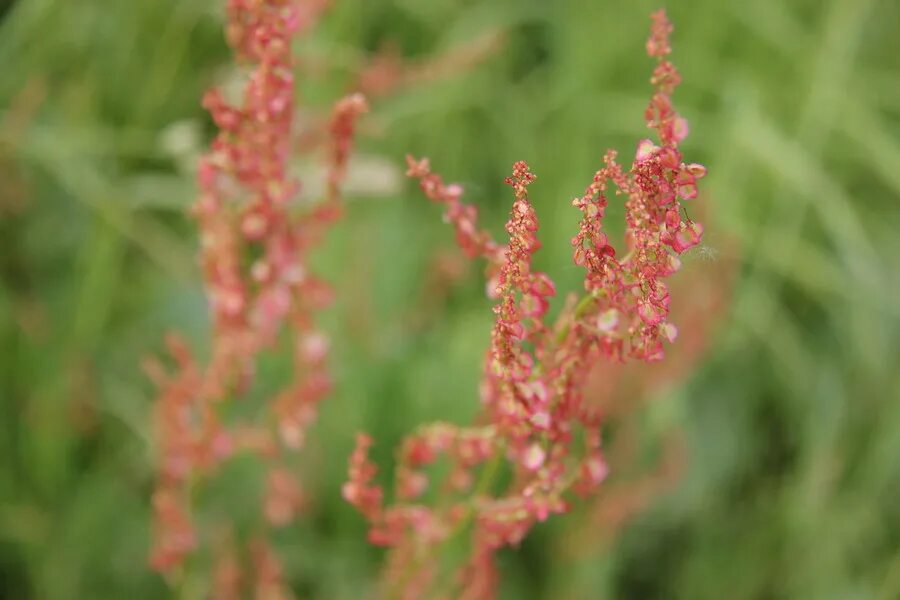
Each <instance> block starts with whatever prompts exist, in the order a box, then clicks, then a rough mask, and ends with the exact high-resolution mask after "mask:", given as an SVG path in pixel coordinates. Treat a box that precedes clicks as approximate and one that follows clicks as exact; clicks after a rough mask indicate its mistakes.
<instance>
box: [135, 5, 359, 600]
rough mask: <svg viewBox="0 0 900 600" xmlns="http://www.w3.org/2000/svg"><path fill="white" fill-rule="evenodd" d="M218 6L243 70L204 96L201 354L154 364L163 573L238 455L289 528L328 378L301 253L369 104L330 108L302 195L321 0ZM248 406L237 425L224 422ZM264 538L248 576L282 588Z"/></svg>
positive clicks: (320, 285) (158, 547)
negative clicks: (304, 451) (306, 100)
mask: <svg viewBox="0 0 900 600" xmlns="http://www.w3.org/2000/svg"><path fill="white" fill-rule="evenodd" d="M227 8H228V24H227V34H228V40H229V43H230V44H231V46H232V47H233V49H234V51H235V53H236V55H237V57H238V58H239V59H240V60H242V61H244V62H245V63H246V64H247V66H248V67H249V74H248V76H247V79H246V84H245V87H244V90H243V97H242V98H241V99H240V100H239V101H236V102H229V101H228V100H226V98H225V95H224V94H223V93H222V92H221V91H220V90H217V89H213V90H210V91H209V92H208V93H207V94H206V96H205V98H204V101H203V104H204V106H205V107H206V108H207V110H208V111H209V112H210V114H211V116H212V119H213V121H214V122H215V124H216V126H217V127H218V129H219V133H218V135H217V136H216V138H215V139H214V141H213V142H212V145H211V148H210V150H209V152H208V153H207V154H206V155H205V156H204V157H203V158H202V159H201V160H200V164H199V167H198V183H199V188H200V195H199V198H198V200H197V202H196V205H195V206H194V209H193V215H194V217H195V218H196V220H197V223H198V226H199V230H200V238H201V251H200V255H201V264H202V268H203V278H204V285H205V288H206V292H207V296H208V299H209V304H210V309H211V313H212V319H211V320H212V331H211V343H210V346H211V349H210V357H209V360H208V362H206V363H205V364H202V363H201V362H200V361H198V360H197V359H195V358H194V357H193V356H192V355H191V353H190V351H189V349H188V347H187V345H186V344H185V343H184V342H183V341H181V340H180V339H179V338H178V336H175V335H173V336H170V339H169V346H170V348H171V352H172V355H173V357H174V359H175V363H176V364H175V369H174V371H172V372H171V373H169V372H166V370H165V369H163V368H162V367H160V366H158V365H157V366H155V367H153V368H152V374H153V376H154V379H155V380H156V381H157V384H158V386H159V388H160V395H159V398H158V401H157V405H156V421H157V437H156V439H157V440H158V443H159V479H158V485H157V489H156V492H155V493H154V497H153V504H154V513H155V546H154V549H153V551H152V556H151V563H152V565H153V566H154V568H156V569H157V570H159V571H161V572H163V573H167V574H172V573H175V572H176V571H177V570H178V567H180V566H181V565H183V563H184V562H185V559H186V558H187V557H188V555H189V554H191V553H192V552H194V551H195V550H196V549H198V546H200V545H201V542H202V541H203V540H202V534H201V532H199V531H198V529H197V526H196V523H195V521H196V519H195V518H194V513H195V512H197V511H198V510H200V509H199V508H198V507H196V506H194V504H193V502H192V490H196V488H197V487H198V486H202V485H203V484H204V483H205V481H207V480H208V479H209V478H210V477H211V476H212V475H213V474H214V471H215V470H216V468H217V467H218V466H219V465H220V464H221V463H222V462H223V461H225V460H226V459H228V458H229V457H231V456H233V455H235V454H236V453H240V452H245V451H246V452H251V453H254V454H256V455H257V456H259V457H261V458H262V459H263V460H264V461H265V464H266V465H267V466H266V469H267V474H266V490H265V497H264V501H263V507H262V509H261V513H262V514H261V517H260V520H261V522H263V523H264V525H261V527H263V529H265V528H266V527H278V526H283V525H285V524H287V523H289V522H291V521H292V520H293V518H294V517H295V515H296V514H297V511H298V510H299V509H300V508H301V504H302V502H303V493H302V488H301V485H300V483H299V482H298V481H297V480H296V478H295V476H294V473H293V470H292V469H291V468H290V467H289V465H288V462H287V461H288V458H289V455H290V454H291V451H295V450H297V449H299V448H300V447H301V446H302V445H303V443H304V437H305V435H306V431H307V428H308V427H309V425H310V424H311V422H312V421H313V420H314V419H315V416H316V407H317V404H318V403H319V402H320V401H321V400H322V399H323V398H324V397H325V396H326V395H327V394H328V393H329V391H330V389H331V385H332V384H331V379H330V377H329V374H328V370H327V364H326V363H327V358H328V348H329V342H328V338H327V337H326V336H325V335H324V334H323V333H322V332H321V331H319V330H318V329H317V327H316V324H315V315H316V313H317V312H318V311H320V310H321V309H322V308H324V307H325V306H327V305H328V304H329V302H330V299H331V296H332V293H331V291H330V288H329V286H328V285H327V284H326V283H325V282H324V281H322V280H321V279H319V278H318V277H316V276H315V274H313V273H312V272H311V271H310V269H309V265H308V255H309V253H310V251H311V250H313V249H314V248H315V247H316V245H317V244H318V243H319V242H320V240H321V238H322V236H323V235H324V234H325V233H326V232H327V229H328V226H329V225H330V224H331V223H332V222H333V221H334V219H335V218H336V217H337V216H338V215H339V214H340V202H341V199H340V185H341V181H342V180H343V178H344V175H345V171H346V167H347V161H348V157H349V154H350V151H351V150H352V147H353V140H354V133H355V124H356V120H357V118H358V117H359V116H360V115H361V114H362V113H363V112H365V110H366V103H365V100H364V99H363V97H362V96H360V95H351V96H349V97H347V98H344V99H343V100H340V101H339V102H337V103H336V105H335V106H334V108H333V110H332V115H331V120H330V126H329V130H330V133H331V140H330V144H329V147H328V148H327V152H326V154H327V156H326V158H325V160H326V162H327V165H328V166H327V186H326V189H327V192H326V197H325V198H324V199H323V200H322V201H320V202H309V203H299V202H297V192H298V191H299V189H300V183H299V181H297V180H296V179H295V178H294V177H293V176H292V175H291V169H290V161H291V158H292V154H293V147H294V144H295V133H296V132H295V118H294V113H295V106H294V105H295V91H294V88H295V81H294V59H293V57H292V53H291V43H292V41H293V40H294V38H296V37H297V36H298V35H299V34H300V33H301V32H302V31H304V30H305V29H306V28H308V27H310V26H311V25H312V24H313V23H314V22H315V20H316V17H317V16H318V14H319V13H320V12H321V11H322V9H324V8H325V2H322V1H321V0H229V2H228V5H227ZM281 344H287V345H288V347H289V351H290V353H291V355H292V357H293V358H292V368H291V373H292V379H291V380H290V381H288V382H286V383H285V385H284V386H283V388H282V389H281V390H280V391H278V392H277V393H275V394H274V395H272V396H271V397H268V398H265V399H263V401H262V403H261V404H259V400H258V399H256V398H257V397H258V395H259V392H258V391H257V390H255V389H254V388H253V384H254V379H255V371H256V365H257V362H258V359H259V357H260V355H261V353H262V352H264V351H266V350H268V349H271V348H274V347H276V346H279V345H281ZM239 402H243V403H245V405H246V404H247V403H249V406H250V407H251V408H252V407H255V406H257V405H258V406H259V407H260V408H259V410H255V411H254V410H244V409H238V410H235V406H232V405H234V404H235V403H239ZM254 403H257V404H254ZM254 412H255V413H256V414H253V415H252V416H249V417H247V416H244V417H241V418H240V419H236V418H230V419H228V418H226V417H225V416H224V415H228V414H232V415H233V414H235V413H242V414H244V415H246V414H248V413H254ZM220 525H221V526H223V527H227V526H228V523H222V524H220ZM206 543H207V544H208V540H206ZM265 544H266V541H265V536H261V538H260V539H258V540H256V541H255V542H254V543H253V548H252V552H251V554H252V555H253V556H254V557H255V558H254V561H255V562H257V563H259V564H260V565H264V566H265V568H262V567H260V568H256V569H254V570H253V571H254V574H255V577H256V580H255V583H254V584H253V585H254V586H256V588H259V589H261V588H265V589H269V590H271V589H276V588H279V586H280V584H279V582H278V579H279V577H280V567H279V566H278V559H277V556H276V555H275V554H274V553H273V552H272V551H271V549H269V548H266V547H264V546H265ZM232 562H233V561H232ZM229 564H230V563H229ZM226 566H227V565H226ZM220 570H223V572H231V571H233V569H231V570H229V569H227V568H225V567H224V566H223V567H222V569H220ZM265 578H269V579H271V581H264V579H265ZM237 579H239V578H237V577H235V576H232V577H230V578H229V577H225V578H224V579H223V580H226V581H230V580H234V581H236V580H237ZM223 593H224V592H223ZM265 597H266V598H273V597H276V596H275V595H271V594H269V595H266V596H265Z"/></svg>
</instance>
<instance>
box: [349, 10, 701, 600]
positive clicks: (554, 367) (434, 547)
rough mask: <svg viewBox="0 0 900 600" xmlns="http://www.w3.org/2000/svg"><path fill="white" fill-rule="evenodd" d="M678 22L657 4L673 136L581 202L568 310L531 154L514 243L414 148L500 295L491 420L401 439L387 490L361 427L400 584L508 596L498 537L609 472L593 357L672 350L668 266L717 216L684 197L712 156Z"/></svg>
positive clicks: (668, 127)
mask: <svg viewBox="0 0 900 600" xmlns="http://www.w3.org/2000/svg"><path fill="white" fill-rule="evenodd" d="M671 31H672V26H671V24H670V22H669V21H668V19H667V17H666V15H665V13H664V12H663V11H659V12H657V13H654V14H653V15H652V28H651V35H650V38H649V40H648V41H647V53H648V54H649V56H651V57H652V58H655V59H656V61H657V65H656V68H655V69H654V71H653V76H652V79H651V83H652V84H653V86H654V88H655V91H654V94H653V96H652V98H651V100H650V103H649V105H648V107H647V110H646V115H645V116H646V121H647V125H648V126H649V127H650V128H651V129H654V130H655V131H656V134H657V137H658V142H657V143H654V142H653V141H651V140H643V141H641V142H640V143H639V144H638V146H637V152H636V155H635V158H634V161H633V162H632V164H631V167H630V168H628V169H626V168H623V167H622V166H621V165H620V164H619V163H618V162H616V157H617V155H616V153H615V152H614V151H608V152H607V153H606V155H605V156H604V159H603V162H604V166H603V167H602V168H601V169H600V170H599V171H597V172H596V173H595V175H594V177H593V180H592V182H591V184H590V185H589V186H588V187H587V189H586V190H585V192H584V194H583V195H581V196H580V197H578V198H575V200H574V201H573V202H572V204H573V205H574V206H575V207H576V208H578V209H579V211H580V212H581V214H582V219H581V223H580V227H579V230H578V233H577V234H576V235H575V237H574V238H573V239H572V245H573V260H574V262H575V264H576V265H578V266H580V267H582V268H584V271H585V279H584V289H585V293H584V295H583V296H582V297H581V298H580V299H579V298H578V297H577V296H576V295H575V294H573V295H571V296H570V297H569V298H568V301H567V302H566V303H565V305H564V307H563V308H562V311H561V313H560V315H559V316H558V318H557V319H556V320H555V322H554V323H553V324H548V323H545V321H544V318H545V316H546V313H547V310H548V306H549V298H551V297H552V296H554V295H555V294H556V289H555V286H554V284H553V282H552V280H551V279H550V278H549V277H548V276H547V275H546V274H545V273H540V272H537V271H534V270H533V269H532V260H531V259H532V255H533V254H534V253H535V252H536V251H537V250H538V249H539V247H540V243H539V241H538V239H537V231H538V219H537V216H536V215H535V211H534V208H533V207H532V205H531V203H530V201H529V197H528V188H529V185H530V184H531V183H532V182H533V181H534V179H535V176H534V175H533V174H532V173H531V171H530V170H529V168H528V165H527V164H526V163H524V162H518V163H516V164H515V165H514V167H513V173H512V176H511V177H509V178H508V179H507V180H506V181H507V183H508V184H509V185H511V186H512V188H513V190H514V194H515V200H514V202H513V207H512V211H511V214H510V218H509V221H508V222H507V225H506V231H507V233H508V234H509V243H508V244H507V245H505V246H503V245H500V244H498V243H496V242H494V241H493V240H492V239H491V236H490V234H488V233H487V232H485V231H483V230H480V229H479V228H478V225H477V211H476V209H475V207H473V206H470V205H466V204H464V203H462V202H461V200H460V198H461V195H462V191H463V190H462V188H461V186H459V185H456V184H449V185H448V184H445V183H444V181H443V180H442V178H441V177H440V176H439V175H437V174H435V173H433V172H432V171H431V169H430V166H429V162H428V160H427V159H421V160H416V159H413V158H412V157H409V158H408V163H409V171H408V175H409V176H411V177H414V178H416V179H418V180H419V183H420V185H421V188H422V190H423V191H424V193H425V195H426V196H427V197H428V198H430V199H431V200H432V201H435V202H437V203H439V204H442V205H443V206H444V210H445V218H446V220H447V221H448V222H449V223H451V224H452V225H453V227H454V228H455V230H456V237H457V241H458V243H459V245H460V246H461V247H462V249H463V250H464V251H465V252H466V254H467V255H468V256H469V257H473V258H474V257H479V256H480V257H483V258H484V259H486V261H487V263H488V267H487V271H488V279H489V284H488V293H489V295H490V296H491V297H492V298H494V299H496V300H497V304H496V306H495V307H494V313H495V322H494V328H493V332H492V335H491V347H490V350H489V351H488V353H487V357H486V361H485V370H484V378H483V382H482V388H481V400H482V404H483V416H482V418H481V421H480V422H479V424H478V426H475V427H458V426H455V425H451V424H446V423H438V424H432V425H427V426H424V427H421V428H419V429H418V430H417V431H416V432H414V433H413V434H411V435H410V436H409V437H408V438H407V439H406V440H405V441H404V442H403V444H402V446H401V448H400V450H399V453H398V466H397V469H396V485H395V492H394V495H395V502H394V504H391V505H385V502H384V493H383V491H382V489H381V488H380V487H379V486H377V485H376V484H375V483H374V481H373V480H374V477H375V474H376V467H375V465H374V464H372V463H371V462H370V460H369V458H368V449H369V447H370V446H371V444H372V441H371V439H370V438H369V437H368V436H366V435H364V434H361V435H360V436H359V437H358V440H357V448H356V450H355V452H354V453H353V455H352V457H351V459H350V477H349V481H348V482H347V483H346V484H345V486H344V497H345V499H346V500H347V501H348V502H350V503H351V504H353V505H354V506H355V507H357V509H359V511H360V512H361V513H362V514H363V515H365V517H366V518H367V519H368V520H369V521H370V525H371V527H370V534H369V538H370V541H371V542H372V543H374V544H378V545H383V546H388V547H390V549H391V551H390V553H389V557H388V565H387V568H386V575H385V583H386V586H387V588H388V589H387V591H388V594H389V595H390V596H396V597H402V598H423V597H429V596H428V594H429V593H432V594H435V593H437V594H438V595H439V597H447V598H471V599H477V598H491V597H493V595H494V593H495V589H496V584H497V572H496V568H495V565H494V556H495V553H496V552H497V550H499V549H500V548H502V547H504V546H513V545H516V544H518V543H519V542H521V541H522V539H523V538H524V537H525V536H526V534H527V533H528V532H529V530H530V529H531V528H532V527H533V526H534V525H535V524H536V523H537V522H540V521H544V520H545V519H547V518H548V516H549V515H551V514H555V513H563V512H565V511H566V510H567V506H568V500H567V498H568V497H569V496H570V495H571V494H573V493H574V494H579V495H586V494H590V493H591V492H593V491H595V490H596V489H597V488H598V486H599V485H600V484H601V482H603V480H604V478H605V477H606V475H607V470H608V468H607V464H606V461H605V459H604V455H603V452H602V449H601V436H600V429H599V427H600V424H601V415H600V414H599V411H598V410H597V409H596V406H594V405H591V404H590V403H587V402H584V401H583V400H584V398H583V387H584V384H585V379H586V377H587V375H588V373H589V372H590V366H591V365H592V364H594V363H595V362H596V361H597V360H601V359H605V360H609V361H617V362H621V361H626V360H639V361H647V362H654V361H659V360H661V359H662V358H663V344H664V342H672V341H674V340H675V337H676V335H677V329H676V328H675V326H674V325H673V324H671V323H669V322H668V321H667V317H668V314H669V291H668V287H667V285H666V283H665V279H666V278H667V277H669V276H670V275H672V274H673V273H675V272H676V271H678V269H679V268H680V261H679V258H678V256H679V255H680V254H682V253H684V252H685V251H686V250H688V249H689V248H691V247H693V246H695V245H697V244H698V243H699V242H700V238H701V236H702V233H703V229H702V227H701V225H700V224H699V223H695V222H693V221H692V220H690V218H688V217H687V216H685V215H683V214H682V209H681V201H682V200H690V199H692V198H694V197H696V195H697V180H698V179H700V178H702V177H703V176H704V175H705V168H704V167H702V166H701V165H697V164H686V163H685V162H684V161H683V157H682V154H681V152H680V151H679V149H678V145H679V143H680V142H681V141H682V140H683V139H684V138H685V136H686V135H687V122H686V121H685V119H684V118H682V117H681V116H679V115H678V114H677V113H676V112H675V110H674V108H673V106H672V102H671V94H672V92H673V91H674V89H675V87H676V86H677V85H678V83H679V81H680V76H679V74H678V72H677V70H676V69H675V67H674V65H672V63H671V62H669V61H668V60H667V56H668V55H669V53H670V51H671V49H670V46H669V36H670V34H671ZM610 184H612V186H611V185H610ZM612 187H614V188H615V193H614V194H613V197H622V198H624V208H625V219H626V236H625V237H626V246H627V253H625V254H624V255H621V254H619V252H617V250H616V249H615V248H614V247H613V245H612V244H611V242H610V239H609V238H608V236H607V234H606V233H605V232H604V226H603V220H604V216H605V212H606V208H607V204H608V202H609V200H610V189H611V188H612ZM441 455H444V456H446V457H447V458H448V460H449V463H450V467H449V471H447V474H446V477H445V479H444V480H443V483H442V484H441V485H439V486H433V487H434V488H435V489H434V490H433V494H432V495H435V496H437V497H438V500H437V501H436V502H435V503H434V505H429V504H428V503H426V501H425V500H424V497H425V495H426V493H427V492H428V488H429V478H428V474H427V473H426V469H428V468H429V467H430V466H431V465H433V464H434V463H436V461H437V460H438V458H439V457H440V456H441ZM466 537H467V538H468V539H469V545H468V552H467V558H466V559H465V560H464V561H462V563H460V564H458V565H456V566H453V567H451V569H450V570H448V569H447V567H446V565H447V563H448V562H450V563H452V562H453V561H452V560H447V557H448V555H450V554H451V553H452V552H453V548H454V547H455V546H456V544H454V541H455V540H460V539H465V538H466ZM440 594H443V596H440Z"/></svg>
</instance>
